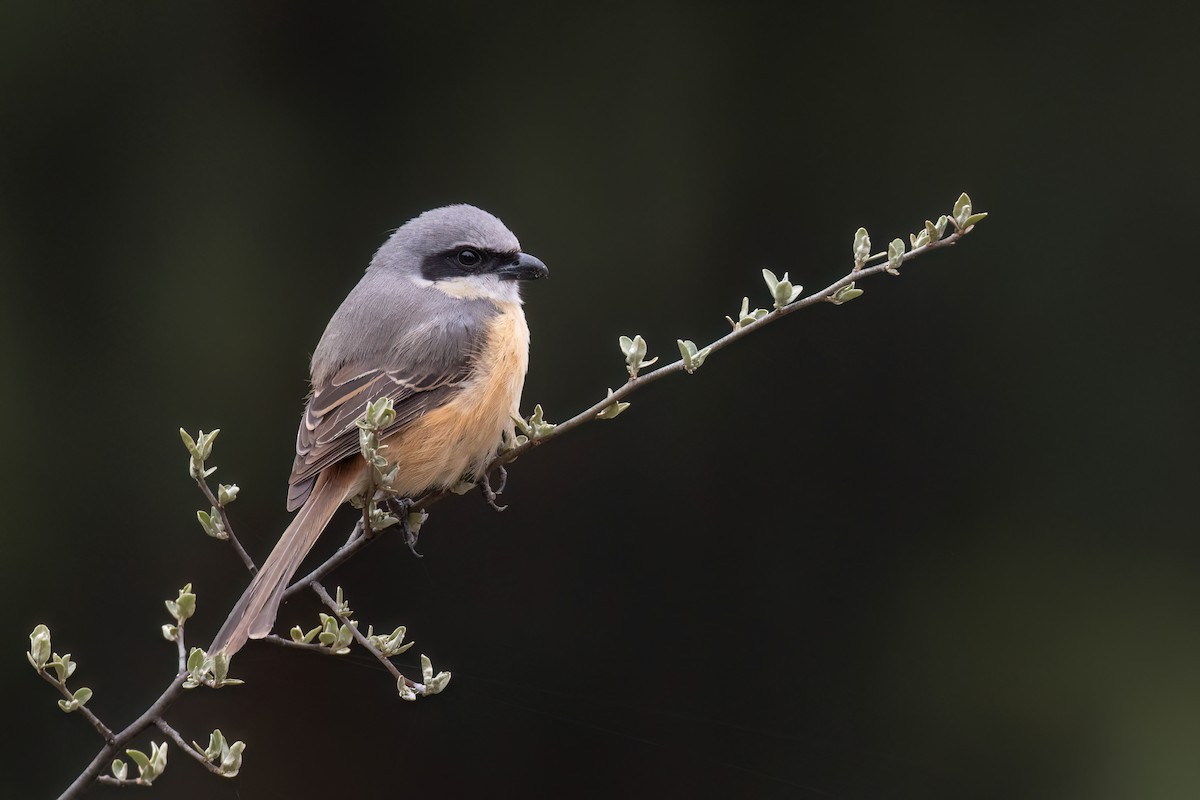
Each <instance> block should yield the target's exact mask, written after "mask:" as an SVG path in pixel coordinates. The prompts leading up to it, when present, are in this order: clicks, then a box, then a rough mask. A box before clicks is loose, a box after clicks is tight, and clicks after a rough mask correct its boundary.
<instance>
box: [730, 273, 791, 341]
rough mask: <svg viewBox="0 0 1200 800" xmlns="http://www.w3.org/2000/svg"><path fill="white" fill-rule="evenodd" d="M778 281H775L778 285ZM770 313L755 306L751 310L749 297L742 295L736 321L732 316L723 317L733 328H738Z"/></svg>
mask: <svg viewBox="0 0 1200 800" xmlns="http://www.w3.org/2000/svg"><path fill="white" fill-rule="evenodd" d="M778 283H779V282H778V281H776V285H778ZM770 313H771V312H770V311H767V310H766V309H765V308H756V309H754V310H753V311H751V310H750V298H749V297H743V298H742V307H741V308H740V309H738V318H737V321H736V322H735V321H734V320H733V318H732V317H726V318H725V319H727V320H729V324H730V325H732V326H733V328H734V330H737V329H738V328H744V327H746V326H747V325H750V324H751V323H754V322H758V321H759V320H760V319H762V318H763V317H765V316H766V315H767V314H770Z"/></svg>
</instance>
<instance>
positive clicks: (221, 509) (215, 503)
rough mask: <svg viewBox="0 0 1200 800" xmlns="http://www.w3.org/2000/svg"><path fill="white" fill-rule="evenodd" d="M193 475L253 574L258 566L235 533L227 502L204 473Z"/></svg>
mask: <svg viewBox="0 0 1200 800" xmlns="http://www.w3.org/2000/svg"><path fill="white" fill-rule="evenodd" d="M192 477H193V478H195V479H196V485H197V486H199V487H200V491H202V492H204V496H205V498H207V499H208V502H209V503H211V504H212V507H213V508H215V509H216V510H217V513H218V514H220V515H221V525H222V527H224V528H225V532H226V533H227V534H229V543H230V544H231V545H233V551H234V552H235V553H237V555H238V558H240V559H241V560H242V563H243V564H245V565H246V569H248V570H249V571H250V574H251V575H253V574H254V573H256V572H258V567H256V566H255V565H254V559H252V558H250V554H249V553H247V552H246V549H245V548H244V547H242V543H241V542H239V541H238V538H237V536H235V535H234V533H233V526H232V525H230V524H229V514H228V512H226V510H225V504H224V503H221V502H220V501H219V500H217V496H216V495H214V494H213V493H212V489H210V488H208V481H206V480H205V479H204V476H203V475H197V474H195V473H193V474H192Z"/></svg>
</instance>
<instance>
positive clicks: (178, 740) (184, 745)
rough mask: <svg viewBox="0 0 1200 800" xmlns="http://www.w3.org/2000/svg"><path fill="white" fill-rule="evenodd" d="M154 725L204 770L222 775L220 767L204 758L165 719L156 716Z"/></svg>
mask: <svg viewBox="0 0 1200 800" xmlns="http://www.w3.org/2000/svg"><path fill="white" fill-rule="evenodd" d="M154 725H155V726H156V727H157V728H158V729H159V730H160V731H162V732H163V733H165V734H166V735H167V736H169V737H171V740H172V741H174V742H175V744H177V745H179V749H180V750H182V751H183V752H185V753H187V754H188V755H189V756H191V757H192V759H193V760H195V761H196V762H198V763H199V764H200V765H201V766H203V767H204V768H205V769H206V770H208V771H209V772H211V773H212V774H213V775H220V776H221V777H224V774H223V773H222V772H221V769H220V767H218V766H217V765H216V764H214V763H212V762H211V761H209V760H208V759H207V758H205V757H204V754H203V753H201V752H199V751H197V750H196V748H194V747H192V746H191V744H189V743H188V742H186V741H184V738H183V737H182V736H180V735H179V731H177V730H175V729H174V728H172V727H171V726H170V725H168V724H167V721H166V720H165V719H163V718H162V717H158V718H157V719H155V720H154Z"/></svg>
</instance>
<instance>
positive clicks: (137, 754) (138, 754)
mask: <svg viewBox="0 0 1200 800" xmlns="http://www.w3.org/2000/svg"><path fill="white" fill-rule="evenodd" d="M125 753H126V754H127V755H128V756H129V757H130V758H132V759H133V763H134V764H137V768H138V773H139V774H140V775H145V774H146V770H147V769H149V767H150V757H149V756H147V755H146V754H145V753H143V752H142V751H141V750H126V751H125Z"/></svg>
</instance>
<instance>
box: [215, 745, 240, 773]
mask: <svg viewBox="0 0 1200 800" xmlns="http://www.w3.org/2000/svg"><path fill="white" fill-rule="evenodd" d="M245 749H246V743H245V742H240V741H239V742H234V743H233V744H231V745H229V747H227V748H226V749H225V752H223V753H222V754H221V764H220V768H221V775H223V776H224V777H226V778H236V777H237V774H238V771H239V770H241V768H242V751H243V750H245Z"/></svg>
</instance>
